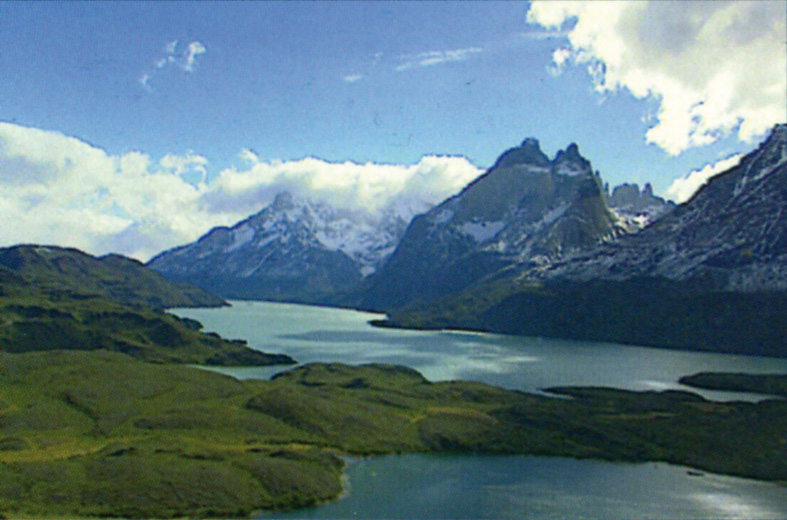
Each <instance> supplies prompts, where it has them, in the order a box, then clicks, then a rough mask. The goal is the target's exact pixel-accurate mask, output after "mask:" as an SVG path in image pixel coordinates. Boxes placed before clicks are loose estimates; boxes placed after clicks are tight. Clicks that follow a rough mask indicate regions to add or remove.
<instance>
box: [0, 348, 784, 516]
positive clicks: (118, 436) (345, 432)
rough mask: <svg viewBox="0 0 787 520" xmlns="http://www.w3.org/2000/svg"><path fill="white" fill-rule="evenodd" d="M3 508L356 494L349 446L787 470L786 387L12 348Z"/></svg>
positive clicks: (356, 450)
mask: <svg viewBox="0 0 787 520" xmlns="http://www.w3.org/2000/svg"><path fill="white" fill-rule="evenodd" d="M0 366H2V376H0V514H3V515H5V516H7V517H24V516H33V517H86V516H98V517H137V518H138V517H144V518H169V517H182V516H188V517H244V516H248V515H250V514H251V513H252V512H254V511H257V510H263V509H264V510H277V509H288V508H296V507H303V506H307V505H310V504H316V503H320V502H323V501H326V500H331V499H333V498H336V497H337V496H338V495H339V494H340V493H341V474H342V467H343V463H342V460H341V458H340V457H339V455H342V454H349V455H372V454H385V453H412V452H478V453H511V454H538V455H559V456H571V457H583V458H584V457H592V458H603V459H609V460H626V461H650V460H657V461H667V462H674V463H679V464H686V465H689V466H693V467H697V468H701V469H704V470H709V471H717V472H723V473H729V474H735V475H743V476H748V477H754V478H760V479H766V480H774V481H787V447H786V446H785V441H786V440H785V437H784V436H785V432H787V413H785V412H787V403H785V401H782V400H771V401H765V402H761V403H757V404H752V403H714V402H710V401H706V400H704V399H702V398H701V397H699V396H697V395H694V394H691V393H683V392H666V393H652V392H648V393H634V392H626V391H619V390H612V389H600V388H563V389H553V391H554V392H557V393H560V394H562V395H563V396H569V397H571V398H570V399H556V398H547V397H543V396H535V395H527V394H523V393H520V392H511V391H506V390H503V389H500V388H495V387H492V386H488V385H484V384H479V383H469V382H443V383H430V382H428V381H427V380H425V379H424V378H423V377H422V376H421V375H420V374H419V373H417V372H415V371H413V370H411V369H408V368H404V367H395V366H387V365H368V366H361V367H349V366H345V365H338V364H329V365H321V364H316V365H307V366H304V367H299V368H296V369H294V370H292V371H289V372H285V373H283V374H282V375H280V376H279V377H276V378H275V379H274V380H272V381H238V380H235V379H232V378H229V377H226V376H223V375H219V374H215V373H212V372H206V371H203V370H199V369H196V368H191V367H187V366H178V365H171V364H152V363H145V362H140V361H138V360H135V359H132V358H130V357H128V356H127V355H125V354H122V353H118V352H108V351H103V350H98V351H92V352H85V351H50V352H32V353H23V354H0Z"/></svg>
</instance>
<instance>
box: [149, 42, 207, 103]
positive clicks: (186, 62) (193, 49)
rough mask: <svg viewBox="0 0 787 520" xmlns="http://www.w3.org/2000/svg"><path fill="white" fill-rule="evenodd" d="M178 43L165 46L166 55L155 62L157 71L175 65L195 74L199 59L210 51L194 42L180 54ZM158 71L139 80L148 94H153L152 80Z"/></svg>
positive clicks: (199, 43)
mask: <svg viewBox="0 0 787 520" xmlns="http://www.w3.org/2000/svg"><path fill="white" fill-rule="evenodd" d="M178 43H179V42H178V40H174V41H171V42H169V43H167V44H166V45H165V46H164V53H165V55H164V56H163V57H161V58H159V59H158V60H156V61H155V62H154V65H155V68H156V71H158V70H161V69H164V68H165V67H167V66H168V65H171V64H174V65H175V66H177V67H178V68H180V69H181V70H183V71H184V72H193V71H194V68H195V66H196V63H197V57H198V56H199V55H201V54H205V53H206V52H207V51H208V50H207V48H206V47H205V46H204V45H203V44H202V43H201V42H198V41H193V42H191V43H189V44H188V45H187V46H186V49H185V50H183V51H181V52H178ZM156 71H151V72H150V73H144V74H142V76H141V78H140V80H139V82H140V84H141V85H142V88H144V89H145V90H147V91H148V92H153V87H152V86H151V85H150V80H151V79H153V74H155V73H156Z"/></svg>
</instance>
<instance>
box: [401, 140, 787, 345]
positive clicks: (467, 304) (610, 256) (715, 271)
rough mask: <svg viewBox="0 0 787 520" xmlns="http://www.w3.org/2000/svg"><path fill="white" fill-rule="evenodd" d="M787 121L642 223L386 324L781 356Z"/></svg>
mask: <svg viewBox="0 0 787 520" xmlns="http://www.w3.org/2000/svg"><path fill="white" fill-rule="evenodd" d="M785 201H787V126H784V125H780V126H777V127H776V128H775V129H774V131H773V132H772V134H771V136H770V137H769V138H768V139H767V140H766V141H765V142H764V143H763V144H762V145H761V146H760V147H759V148H758V149H757V150H755V151H753V152H752V153H750V154H749V155H747V156H746V157H744V158H743V159H742V160H741V162H740V164H739V165H738V166H736V167H734V168H731V169H730V170H728V171H726V172H724V173H722V174H720V175H718V176H717V177H714V178H713V179H711V180H710V181H709V182H708V184H706V185H705V186H704V187H703V188H701V189H700V190H699V191H698V192H697V193H696V194H695V195H694V197H692V199H691V200H689V201H688V202H686V203H684V204H683V205H681V206H679V207H677V208H675V209H674V210H673V211H671V212H670V213H668V214H667V215H665V216H664V217H662V218H661V219H659V220H658V221H656V222H654V223H653V224H652V225H650V226H648V227H646V228H645V229H643V230H642V231H641V232H639V233H635V234H631V235H625V236H621V237H619V238H617V239H616V240H614V241H611V242H610V243H606V244H602V245H601V246H599V247H597V248H594V249H592V250H589V251H584V252H579V253H577V254H575V255H573V256H571V257H569V258H564V259H562V260H558V261H556V262H554V263H552V264H550V265H546V266H541V267H539V266H536V267H530V268H525V267H522V268H518V269H511V270H509V272H508V273H507V275H508V277H507V278H505V279H500V280H496V281H493V282H490V283H486V284H483V285H480V286H475V287H472V288H470V289H468V290H467V291H465V292H464V293H462V294H460V295H457V296H455V297H452V298H447V299H443V300H441V301H439V302H436V303H434V304H432V305H428V306H413V307H411V308H409V309H403V310H401V311H399V312H397V313H395V314H394V316H393V318H392V321H391V323H392V324H398V325H406V326H414V327H462V328H470V329H477V330H490V331H495V332H505V333H511V334H526V335H544V336H554V337H564V338H574V339H587V340H597V341H616V342H620V343H631V344H640V345H652V346H659V347H672V348H684V349H699V350H712V351H720V352H731V353H746V354H763V355H770V356H782V357H784V356H787V214H786V213H787V212H786V211H785Z"/></svg>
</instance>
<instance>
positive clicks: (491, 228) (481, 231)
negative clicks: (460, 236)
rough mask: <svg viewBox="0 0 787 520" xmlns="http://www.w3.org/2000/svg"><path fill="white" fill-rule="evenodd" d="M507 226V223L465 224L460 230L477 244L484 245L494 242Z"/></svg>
mask: <svg viewBox="0 0 787 520" xmlns="http://www.w3.org/2000/svg"><path fill="white" fill-rule="evenodd" d="M505 226H506V223H505V222H465V223H464V224H462V225H461V226H459V230H460V231H461V232H462V233H464V234H465V235H468V236H470V237H471V238H472V239H473V240H475V242H476V243H477V244H482V243H484V242H488V241H489V240H492V239H493V238H494V237H495V236H496V235H497V234H498V233H500V231H502V229H503V228H504V227H505Z"/></svg>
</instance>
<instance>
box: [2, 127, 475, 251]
mask: <svg viewBox="0 0 787 520" xmlns="http://www.w3.org/2000/svg"><path fill="white" fill-rule="evenodd" d="M240 158H241V159H242V160H243V161H244V162H245V164H246V167H245V169H241V170H238V169H232V168H230V169H225V170H224V171H222V172H220V173H219V175H218V176H217V177H215V178H214V179H212V180H208V178H207V175H206V173H207V167H208V166H209V165H208V161H207V159H206V158H205V157H203V156H200V155H198V154H195V153H194V152H188V153H185V154H182V155H177V154H167V155H165V156H164V157H162V158H161V159H160V160H158V161H155V160H153V159H151V158H150V157H149V156H148V155H146V154H143V153H140V152H130V153H126V154H123V155H111V154H108V153H106V152H105V151H104V150H101V149H100V148H96V147H94V146H92V145H90V144H87V143H85V142H83V141H80V140H79V139H76V138H73V137H68V136H65V135H63V134H60V133H57V132H49V131H44V130H39V129H35V128H27V127H22V126H18V125H14V124H10V123H0V221H2V222H6V223H7V224H6V226H4V227H3V233H2V234H1V235H0V245H4V246H5V245H11V244H17V243H42V244H53V245H62V246H71V247H78V248H80V249H83V250H86V251H88V252H90V253H93V254H103V253H108V252H117V253H122V254H126V255H129V256H133V257H136V258H138V259H140V260H146V259H148V258H150V257H151V256H152V255H153V254H155V253H158V252H160V251H162V250H164V249H167V248H170V247H173V246H176V245H180V244H183V243H187V242H191V241H193V240H196V239H197V238H199V236H201V235H202V234H204V233H206V232H207V231H208V230H209V229H210V228H212V227H214V226H218V225H231V224H233V223H235V222H237V221H239V220H241V219H243V218H245V217H247V216H249V215H251V214H253V213H255V212H257V211H259V210H261V209H262V208H263V207H265V206H266V205H268V204H269V203H270V202H271V201H272V200H273V198H274V197H275V196H276V195H277V194H278V193H280V192H282V191H284V190H288V191H291V192H293V193H294V194H296V195H301V196H307V197H312V198H315V199H318V200H322V201H325V202H329V203H331V204H333V205H335V206H338V207H341V208H346V209H354V210H363V211H367V212H369V214H373V213H375V212H379V211H383V210H386V209H388V208H390V207H391V206H395V205H397V204H411V205H412V204H413V203H414V204H415V205H416V206H418V205H421V207H423V205H425V204H434V203H437V202H439V201H441V200H442V199H444V198H445V197H447V196H449V195H451V194H453V193H455V192H456V191H458V190H459V189H461V188H462V187H463V186H464V185H466V184H467V183H468V182H469V181H471V180H472V179H474V178H475V177H477V176H478V175H480V173H481V171H480V170H478V169H477V168H476V167H475V166H473V165H472V164H471V163H470V162H468V161H467V159H465V158H462V157H424V158H423V159H421V161H419V162H418V163H417V164H414V165H389V164H375V163H366V164H356V163H352V162H342V163H332V162H328V161H323V160H321V159H315V158H306V159H301V160H297V161H286V162H282V161H273V162H262V161H259V159H258V157H257V155H256V154H254V152H252V151H250V150H243V151H242V152H241V153H240ZM8 223H13V225H9V224H8Z"/></svg>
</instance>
